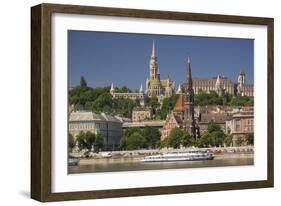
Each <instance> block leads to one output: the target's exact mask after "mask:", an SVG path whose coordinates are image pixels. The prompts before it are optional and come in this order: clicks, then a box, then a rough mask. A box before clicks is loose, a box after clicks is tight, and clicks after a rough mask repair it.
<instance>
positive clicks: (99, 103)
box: [69, 76, 254, 119]
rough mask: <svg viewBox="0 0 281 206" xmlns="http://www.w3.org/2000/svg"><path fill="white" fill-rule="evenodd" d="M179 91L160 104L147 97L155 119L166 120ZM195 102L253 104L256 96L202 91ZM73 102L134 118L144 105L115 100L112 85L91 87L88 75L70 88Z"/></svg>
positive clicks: (85, 108)
mask: <svg viewBox="0 0 281 206" xmlns="http://www.w3.org/2000/svg"><path fill="white" fill-rule="evenodd" d="M115 91H116V92H132V90H130V89H129V88H127V87H120V88H117V87H115ZM178 96H179V95H178V94H173V95H172V96H171V97H168V98H165V99H164V100H163V104H162V106H160V104H159V102H158V100H157V97H151V98H147V99H146V105H147V106H150V107H152V108H153V113H154V119H166V116H167V114H168V113H169V112H170V111H171V110H172V108H173V107H174V105H175V103H176V101H177V98H178ZM194 102H195V105H200V106H205V105H229V106H253V104H254V100H253V98H250V97H246V96H243V97H242V96H234V95H233V96H232V95H229V94H228V93H225V94H223V95H222V96H219V95H218V94H217V93H216V92H215V91H211V92H210V93H206V92H204V91H199V93H198V94H196V95H195V96H194ZM69 104H81V105H83V108H84V110H87V111H98V112H106V113H109V114H113V115H117V114H119V115H123V116H125V117H129V118H131V115H132V110H133V108H134V107H138V106H140V103H139V101H138V100H137V101H134V100H130V99H125V98H118V99H113V97H112V95H111V94H110V87H109V86H107V87H96V88H91V87H88V86H87V82H86V80H85V79H84V77H83V76H82V77H81V80H80V85H79V86H76V87H74V88H72V89H70V90H69Z"/></svg>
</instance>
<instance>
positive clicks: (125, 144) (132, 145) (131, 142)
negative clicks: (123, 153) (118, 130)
mask: <svg viewBox="0 0 281 206" xmlns="http://www.w3.org/2000/svg"><path fill="white" fill-rule="evenodd" d="M160 137H161V133H160V131H159V129H157V128H155V127H149V126H146V127H144V128H143V129H140V128H128V129H126V131H125V132H124V135H123V136H122V138H121V140H120V148H121V149H123V150H135V149H156V148H159V146H160Z"/></svg>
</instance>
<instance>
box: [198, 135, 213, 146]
mask: <svg viewBox="0 0 281 206" xmlns="http://www.w3.org/2000/svg"><path fill="white" fill-rule="evenodd" d="M211 145H213V139H212V136H211V134H210V133H209V132H203V133H202V135H201V137H200V139H199V140H198V146H199V147H209V146H211Z"/></svg>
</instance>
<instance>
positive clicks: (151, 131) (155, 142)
mask: <svg viewBox="0 0 281 206" xmlns="http://www.w3.org/2000/svg"><path fill="white" fill-rule="evenodd" d="M142 135H143V137H144V138H145V139H146V147H148V148H154V149H155V148H157V147H159V145H160V137H161V133H160V131H159V129H157V128H155V127H149V126H145V127H144V128H143V131H142Z"/></svg>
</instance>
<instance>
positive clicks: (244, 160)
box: [68, 152, 254, 174]
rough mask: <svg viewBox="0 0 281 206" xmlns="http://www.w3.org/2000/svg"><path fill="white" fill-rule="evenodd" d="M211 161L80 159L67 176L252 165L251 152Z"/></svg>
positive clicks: (225, 155)
mask: <svg viewBox="0 0 281 206" xmlns="http://www.w3.org/2000/svg"><path fill="white" fill-rule="evenodd" d="M214 156H215V158H214V159H213V160H200V161H174V162H153V163H145V162H141V161H140V160H141V159H142V158H143V157H141V156H138V157H130V158H129V157H126V158H98V159H94V158H82V159H80V162H79V164H78V165H77V166H69V167H68V173H69V174H78V173H91V172H120V171H139V170H159V169H160V170H161V169H184V168H203V167H226V166H250V165H254V153H253V152H236V153H216V154H214Z"/></svg>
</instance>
